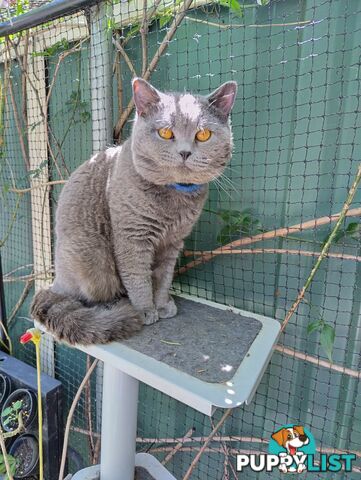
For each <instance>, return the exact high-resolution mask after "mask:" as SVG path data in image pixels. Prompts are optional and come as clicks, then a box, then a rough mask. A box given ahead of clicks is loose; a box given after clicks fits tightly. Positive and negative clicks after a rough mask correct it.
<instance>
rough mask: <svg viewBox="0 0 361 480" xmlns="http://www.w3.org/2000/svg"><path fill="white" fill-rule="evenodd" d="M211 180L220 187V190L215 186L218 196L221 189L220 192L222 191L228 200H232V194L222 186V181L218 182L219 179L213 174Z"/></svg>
mask: <svg viewBox="0 0 361 480" xmlns="http://www.w3.org/2000/svg"><path fill="white" fill-rule="evenodd" d="M212 181H213V182H214V183H215V185H216V186H217V185H218V187H219V188H220V190H219V189H218V188H217V190H218V193H219V194H220V196H221V191H222V192H224V193H225V194H226V195H227V196H228V198H229V199H230V200H233V199H232V195H231V194H230V193H229V192H228V191H227V190H226V189H225V188H224V185H222V183H221V182H220V180H219V178H218V177H216V176H214V177H213V179H212Z"/></svg>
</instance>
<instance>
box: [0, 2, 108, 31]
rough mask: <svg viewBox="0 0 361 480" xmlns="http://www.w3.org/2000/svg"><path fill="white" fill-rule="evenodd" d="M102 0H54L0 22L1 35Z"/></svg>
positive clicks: (35, 24) (50, 19)
mask: <svg viewBox="0 0 361 480" xmlns="http://www.w3.org/2000/svg"><path fill="white" fill-rule="evenodd" d="M99 1H101V0H53V1H52V2H49V3H46V4H45V5H42V6H40V7H37V8H33V9H31V10H30V12H26V13H23V14H22V15H18V16H14V17H13V18H11V20H8V21H6V22H1V23H0V37H5V36H7V35H11V34H13V33H17V32H21V31H22V30H28V29H29V28H33V27H37V26H38V25H41V24H42V23H45V22H50V21H52V20H55V19H56V18H59V17H62V16H64V15H69V14H71V13H73V12H76V11H79V10H80V9H82V8H88V7H90V6H91V5H93V4H94V3H97V2H99ZM0 3H1V2H0Z"/></svg>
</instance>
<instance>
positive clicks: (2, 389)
mask: <svg viewBox="0 0 361 480" xmlns="http://www.w3.org/2000/svg"><path fill="white" fill-rule="evenodd" d="M10 392H11V380H10V378H9V377H8V376H7V375H4V374H3V373H0V408H1V407H2V406H3V404H4V402H5V400H6V399H7V398H8V396H9V395H10Z"/></svg>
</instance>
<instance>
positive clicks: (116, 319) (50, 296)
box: [31, 289, 143, 345]
mask: <svg viewBox="0 0 361 480" xmlns="http://www.w3.org/2000/svg"><path fill="white" fill-rule="evenodd" d="M31 315H32V317H33V318H34V319H35V320H37V321H38V322H40V323H42V324H43V325H44V326H45V327H46V329H47V330H48V331H49V332H51V333H52V334H53V335H54V336H55V337H56V338H57V339H58V340H64V341H66V342H68V343H70V344H71V345H74V344H80V345H91V344H94V343H109V342H112V341H119V340H124V339H125V338H128V337H130V336H132V335H133V334H134V333H135V332H138V331H139V330H140V329H141V328H142V325H143V320H142V319H141V317H140V315H139V314H138V313H137V312H136V311H135V310H134V308H133V307H132V305H131V303H130V302H129V300H128V299H126V298H124V299H120V300H119V301H117V302H116V303H114V304H110V305H95V306H91V307H86V306H84V304H83V303H82V302H80V301H79V300H77V299H74V298H71V297H67V296H64V295H60V294H58V293H55V292H53V291H52V290H51V289H48V290H40V291H39V292H38V293H37V294H36V295H35V297H34V299H33V303H32V305H31Z"/></svg>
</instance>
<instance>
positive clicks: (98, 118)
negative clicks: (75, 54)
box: [90, 2, 113, 431]
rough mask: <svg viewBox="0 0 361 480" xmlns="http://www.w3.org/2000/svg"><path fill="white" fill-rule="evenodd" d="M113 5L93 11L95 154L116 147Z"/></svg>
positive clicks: (99, 374)
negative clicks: (113, 106)
mask: <svg viewBox="0 0 361 480" xmlns="http://www.w3.org/2000/svg"><path fill="white" fill-rule="evenodd" d="M112 12H113V4H112V2H102V3H101V4H98V5H95V6H93V7H91V9H90V88H91V113H92V146H93V148H92V150H93V154H94V153H98V152H100V151H102V150H104V149H105V148H106V147H107V146H109V145H111V144H112V143H113V115H112V48H113V47H112V30H111V29H110V28H109V25H108V20H109V18H112V15H113V13H112ZM102 379H103V366H102V365H101V364H99V365H98V367H97V371H96V400H97V402H96V405H100V404H101V402H100V401H99V400H100V396H101V391H102ZM100 413H101V412H100V409H99V408H98V407H97V409H96V419H97V421H96V427H97V431H99V429H100V423H101V415H100Z"/></svg>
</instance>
